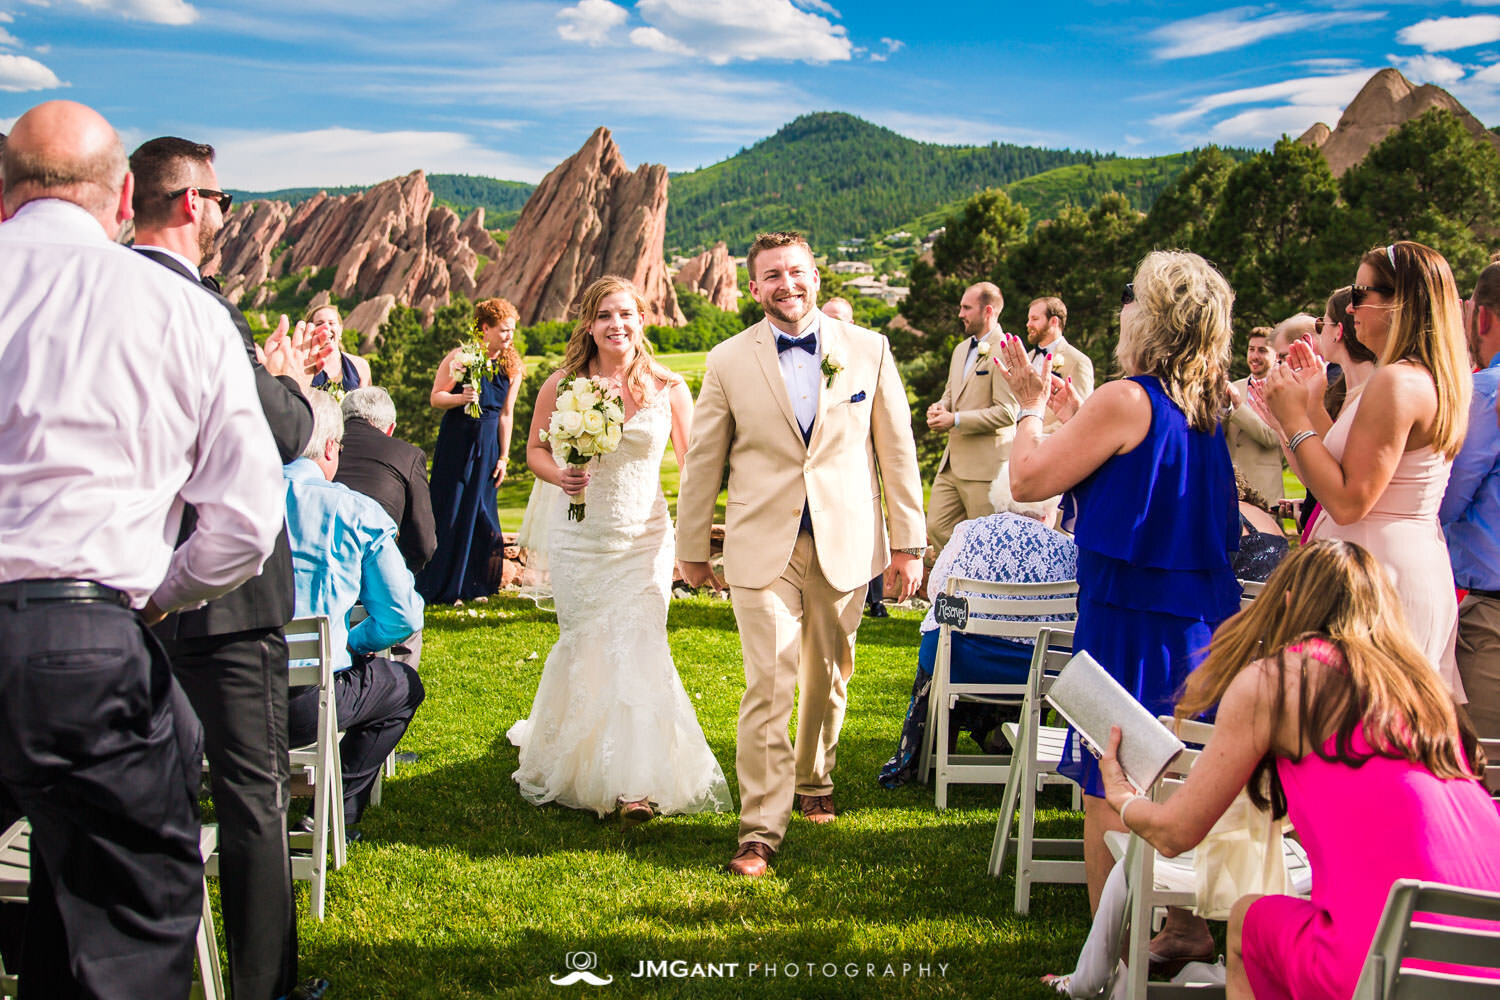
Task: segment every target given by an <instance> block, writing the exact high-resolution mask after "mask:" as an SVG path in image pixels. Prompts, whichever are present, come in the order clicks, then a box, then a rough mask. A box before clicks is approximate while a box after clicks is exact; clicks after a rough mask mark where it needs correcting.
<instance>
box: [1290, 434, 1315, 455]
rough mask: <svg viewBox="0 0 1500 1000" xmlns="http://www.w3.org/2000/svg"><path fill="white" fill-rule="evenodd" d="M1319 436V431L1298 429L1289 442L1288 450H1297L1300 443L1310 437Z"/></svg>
mask: <svg viewBox="0 0 1500 1000" xmlns="http://www.w3.org/2000/svg"><path fill="white" fill-rule="evenodd" d="M1317 436H1318V432H1317V431H1298V432H1297V433H1296V434H1293V435H1292V439H1291V440H1290V441H1288V442H1287V446H1286V450H1287V451H1296V450H1297V446H1298V445H1300V444H1301V443H1302V442H1303V441H1306V440H1307V439H1308V438H1315V437H1317Z"/></svg>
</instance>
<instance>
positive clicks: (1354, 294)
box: [1349, 285, 1396, 309]
mask: <svg viewBox="0 0 1500 1000" xmlns="http://www.w3.org/2000/svg"><path fill="white" fill-rule="evenodd" d="M1349 289H1350V291H1349V308H1350V309H1358V308H1359V307H1360V306H1362V305H1364V301H1365V296H1366V295H1368V294H1370V293H1371V292H1379V293H1380V294H1381V295H1388V296H1389V295H1395V294H1396V290H1395V289H1394V288H1391V287H1390V286H1388V285H1350V286H1349Z"/></svg>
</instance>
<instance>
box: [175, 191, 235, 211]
mask: <svg viewBox="0 0 1500 1000" xmlns="http://www.w3.org/2000/svg"><path fill="white" fill-rule="evenodd" d="M189 191H197V192H198V197H200V198H207V199H208V200H209V201H216V202H218V203H219V211H221V212H227V211H229V206H230V205H231V204H233V203H234V195H232V194H229V193H227V192H225V191H215V190H214V189H213V188H201V187H185V188H183V189H182V190H180V191H168V192H167V200H168V201H171V200H172V199H173V198H181V197H182V196H183V195H185V194H187V193H188V192H189Z"/></svg>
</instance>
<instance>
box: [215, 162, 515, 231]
mask: <svg viewBox="0 0 1500 1000" xmlns="http://www.w3.org/2000/svg"><path fill="white" fill-rule="evenodd" d="M427 186H428V187H429V188H431V189H432V194H433V197H435V198H436V199H437V202H438V204H440V205H447V206H448V207H449V208H451V209H453V210H454V211H455V212H457V213H458V214H459V215H466V214H467V213H469V212H470V211H472V210H473V209H474V208H476V207H481V206H482V207H483V208H484V222H485V226H486V227H487V228H489V229H508V228H510V227H511V226H512V225H514V224H515V221H516V217H517V216H519V215H520V214H521V206H522V205H525V204H526V199H527V198H530V197H531V192H532V191H534V190H535V189H536V185H535V184H523V183H522V182H520V181H501V180H495V179H494V178H493V177H473V176H470V175H469V174H428V175H427ZM369 189H370V185H363V186H350V187H333V188H316V187H300V188H281V189H280V190H277V191H231V192H230V193H231V194H233V195H234V198H235V201H242V202H243V201H254V200H256V199H258V198H264V199H268V200H272V201H285V202H290V203H291V204H293V205H297V204H300V203H301V202H304V201H306V200H307V199H309V198H311V197H312V196H313V195H315V194H317V193H318V192H319V191H327V192H328V193H329V194H330V195H341V194H359V193H360V192H362V191H368V190H369Z"/></svg>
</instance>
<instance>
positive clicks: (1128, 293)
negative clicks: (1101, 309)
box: [1120, 281, 1135, 306]
mask: <svg viewBox="0 0 1500 1000" xmlns="http://www.w3.org/2000/svg"><path fill="white" fill-rule="evenodd" d="M1134 301H1135V282H1133V281H1127V282H1125V288H1124V289H1123V290H1122V291H1121V292H1120V305H1122V306H1128V305H1130V303H1132V302H1134Z"/></svg>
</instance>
